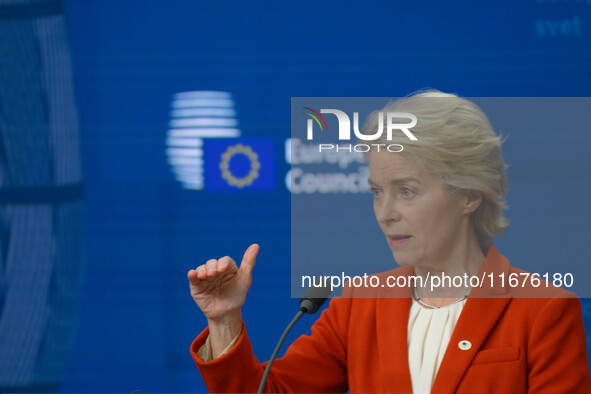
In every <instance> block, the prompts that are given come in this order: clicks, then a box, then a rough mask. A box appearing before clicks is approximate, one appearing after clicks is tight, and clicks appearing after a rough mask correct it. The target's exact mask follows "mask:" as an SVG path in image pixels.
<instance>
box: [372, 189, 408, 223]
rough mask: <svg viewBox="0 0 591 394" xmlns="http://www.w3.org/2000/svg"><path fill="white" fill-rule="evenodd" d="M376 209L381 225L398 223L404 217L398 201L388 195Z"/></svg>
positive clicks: (376, 205) (377, 204)
mask: <svg viewBox="0 0 591 394" xmlns="http://www.w3.org/2000/svg"><path fill="white" fill-rule="evenodd" d="M374 207H375V213H376V219H377V220H378V222H379V223H388V222H392V221H394V222H397V221H399V220H400V218H401V217H402V215H401V213H400V211H399V209H398V203H397V201H396V199H395V198H393V197H392V196H389V195H387V194H386V195H384V196H383V198H382V199H381V201H379V203H376V204H375V205H374Z"/></svg>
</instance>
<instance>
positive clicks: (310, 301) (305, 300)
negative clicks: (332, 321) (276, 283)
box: [300, 287, 332, 314]
mask: <svg viewBox="0 0 591 394" xmlns="http://www.w3.org/2000/svg"><path fill="white" fill-rule="evenodd" d="M331 293H332V290H331V289H330V287H310V288H309V289H308V290H306V292H305V293H304V295H303V296H302V298H300V310H301V311H302V312H305V313H310V314H312V313H316V312H317V311H318V309H320V307H321V306H322V304H324V302H325V301H326V300H327V299H328V297H330V294H331Z"/></svg>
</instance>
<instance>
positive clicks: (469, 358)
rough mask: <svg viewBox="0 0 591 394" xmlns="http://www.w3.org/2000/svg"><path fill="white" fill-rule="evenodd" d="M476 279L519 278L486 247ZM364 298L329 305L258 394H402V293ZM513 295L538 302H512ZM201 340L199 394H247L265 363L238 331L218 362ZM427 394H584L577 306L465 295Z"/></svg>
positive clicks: (507, 295)
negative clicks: (207, 355) (204, 393)
mask: <svg viewBox="0 0 591 394" xmlns="http://www.w3.org/2000/svg"><path fill="white" fill-rule="evenodd" d="M483 272H487V273H489V272H494V273H495V275H498V273H501V272H505V273H506V275H509V274H510V273H512V272H517V273H519V272H524V271H521V270H518V269H516V268H513V267H511V266H510V265H509V262H508V261H507V259H505V257H503V256H502V255H501V254H500V253H499V252H498V251H497V249H496V248H495V246H494V245H491V247H490V248H489V251H488V253H487V256H486V259H485V262H484V264H483V266H482V268H481V270H480V273H483ZM413 273H414V268H413V267H401V268H397V269H395V270H392V271H389V272H387V273H385V274H380V276H386V275H406V276H408V275H412V274H413ZM506 277H508V276H506ZM382 279H383V278H382ZM382 283H383V282H382ZM373 290H375V291H376V292H375V293H372V294H374V297H375V296H380V297H382V298H334V299H332V300H331V302H330V305H329V307H328V308H327V309H326V310H325V311H324V312H323V313H322V315H321V316H320V318H319V319H318V320H317V321H316V323H314V325H313V326H312V333H311V335H310V336H307V335H302V336H301V337H299V338H298V339H297V340H296V341H295V342H294V343H293V344H292V345H291V346H290V347H289V349H288V350H287V352H286V354H285V356H284V357H282V358H280V359H277V360H276V361H275V363H274V364H273V367H272V368H271V373H270V374H269V378H268V380H267V384H266V387H265V390H266V391H268V392H299V393H319V392H345V391H347V390H349V391H350V392H351V393H357V392H360V393H412V385H411V377H410V371H409V367H408V346H407V329H408V316H409V310H410V305H411V299H410V297H408V295H409V293H408V289H402V290H398V293H396V292H395V293H393V294H395V295H396V296H402V295H403V294H406V297H404V298H383V297H384V296H390V297H391V296H392V294H384V293H381V292H383V291H384V290H383V289H373ZM390 291H391V290H390ZM357 292H358V290H357ZM368 294H369V293H368ZM523 296H527V297H533V296H538V297H539V296H541V297H544V298H516V297H523ZM478 297H489V298H478ZM490 297H492V298H490ZM207 335H208V329H207V328H206V329H205V330H204V331H203V332H202V333H201V334H200V335H199V336H198V337H197V338H196V339H195V340H194V341H193V343H192V345H191V354H192V356H193V359H194V360H195V363H196V365H197V368H198V369H199V371H200V372H201V376H202V377H203V380H204V381H205V384H206V385H207V388H208V390H209V391H210V392H256V391H257V389H258V385H259V383H260V380H261V377H262V375H263V371H264V368H265V365H266V363H264V364H260V363H259V361H258V360H257V359H256V357H255V356H254V354H253V352H252V347H251V344H250V341H249V339H248V336H247V334H246V328H245V327H244V326H243V327H242V334H241V336H240V339H239V340H238V343H237V344H236V345H235V346H234V347H233V348H232V349H231V350H230V351H229V352H228V353H226V354H224V355H223V356H221V357H219V358H218V359H215V360H213V361H210V362H203V360H201V359H200V358H199V357H198V356H197V350H198V349H199V348H200V347H201V346H202V345H203V344H204V342H205V340H206V338H207ZM461 341H469V342H470V343H471V344H472V346H471V348H470V349H468V350H462V349H460V347H459V346H458V344H459V343H460V342H461ZM463 347H465V346H463ZM432 393H466V394H475V393H552V394H557V393H591V377H590V374H589V365H588V361H587V347H586V338H585V330H584V327H583V317H582V312H581V305H580V302H579V300H578V298H576V297H574V295H573V294H572V293H569V292H566V291H565V290H562V289H558V288H551V289H540V288H537V289H534V288H531V287H530V288H525V289H523V288H510V287H509V286H508V283H505V287H501V286H496V287H494V288H490V287H487V286H483V287H482V288H474V289H472V292H471V293H470V298H468V301H467V302H466V305H465V306H464V309H463V310H462V313H461V315H460V318H459V320H458V322H457V324H456V327H455V329H454V331H453V334H452V337H451V340H450V342H449V345H448V347H447V350H446V353H445V355H444V358H443V361H442V362H441V366H440V368H439V371H438V373H437V376H436V378H435V382H434V384H433V388H432Z"/></svg>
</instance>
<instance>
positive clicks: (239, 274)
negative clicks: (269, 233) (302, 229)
mask: <svg viewBox="0 0 591 394" xmlns="http://www.w3.org/2000/svg"><path fill="white" fill-rule="evenodd" d="M258 252H259V245H257V244H253V245H250V247H249V248H248V249H246V252H244V257H243V258H242V263H240V267H238V266H237V265H236V262H235V261H234V260H232V258H230V257H228V256H225V257H222V258H221V259H218V260H215V259H211V260H208V261H207V262H206V263H205V264H203V265H200V266H199V267H197V268H196V269H194V270H190V271H189V272H188V273H187V278H188V279H189V284H190V288H191V296H192V297H193V299H194V300H195V302H196V303H197V305H198V306H199V308H200V309H201V311H202V312H203V313H204V314H205V317H207V321H208V324H209V326H210V328H211V326H212V324H215V325H232V326H235V325H236V323H237V322H236V319H238V322H239V323H241V322H242V315H241V312H240V308H241V307H242V305H244V300H245V299H246V293H248V289H249V288H250V284H251V283H252V269H253V268H254V265H255V262H256V257H257V254H258Z"/></svg>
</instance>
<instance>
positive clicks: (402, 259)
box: [392, 251, 415, 266]
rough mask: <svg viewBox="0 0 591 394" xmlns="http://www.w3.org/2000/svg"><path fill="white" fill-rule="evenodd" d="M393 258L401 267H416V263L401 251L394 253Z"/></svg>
mask: <svg viewBox="0 0 591 394" xmlns="http://www.w3.org/2000/svg"><path fill="white" fill-rule="evenodd" d="M392 256H394V261H396V264H398V265H400V266H405V265H415V261H414V260H413V259H411V258H409V256H407V255H406V253H401V252H400V251H392Z"/></svg>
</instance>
